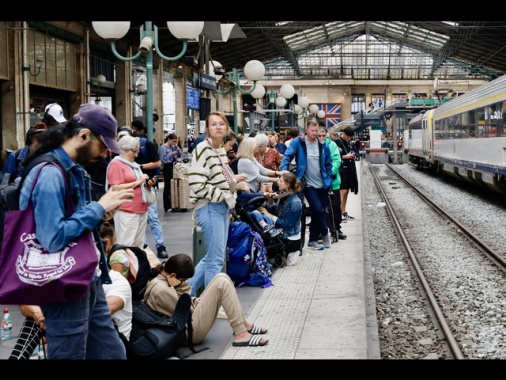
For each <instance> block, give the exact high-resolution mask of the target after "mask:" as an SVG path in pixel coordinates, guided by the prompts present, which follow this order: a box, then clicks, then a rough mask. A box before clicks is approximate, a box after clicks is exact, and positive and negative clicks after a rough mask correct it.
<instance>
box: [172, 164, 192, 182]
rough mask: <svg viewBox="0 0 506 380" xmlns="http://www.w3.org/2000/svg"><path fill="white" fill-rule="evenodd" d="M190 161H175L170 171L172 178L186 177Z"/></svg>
mask: <svg viewBox="0 0 506 380" xmlns="http://www.w3.org/2000/svg"><path fill="white" fill-rule="evenodd" d="M190 165H191V164H190V162H182V161H181V162H176V163H175V164H174V169H173V172H172V178H176V179H187V178H188V172H189V171H190Z"/></svg>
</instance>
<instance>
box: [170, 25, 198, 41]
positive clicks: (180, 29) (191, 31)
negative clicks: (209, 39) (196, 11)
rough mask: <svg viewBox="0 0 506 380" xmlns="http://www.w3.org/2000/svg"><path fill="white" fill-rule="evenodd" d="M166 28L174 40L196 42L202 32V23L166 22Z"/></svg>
mask: <svg viewBox="0 0 506 380" xmlns="http://www.w3.org/2000/svg"><path fill="white" fill-rule="evenodd" d="M167 27H168V28H169V31H170V32H171V33H172V35H173V36H174V37H176V38H179V39H188V40H198V39H199V35H200V33H202V30H204V21H167Z"/></svg>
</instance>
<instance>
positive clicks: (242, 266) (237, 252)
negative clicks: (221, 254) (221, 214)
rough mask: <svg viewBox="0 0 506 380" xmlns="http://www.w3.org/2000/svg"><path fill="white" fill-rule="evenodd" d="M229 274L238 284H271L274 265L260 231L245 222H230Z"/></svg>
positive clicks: (228, 246)
mask: <svg viewBox="0 0 506 380" xmlns="http://www.w3.org/2000/svg"><path fill="white" fill-rule="evenodd" d="M227 274H228V276H229V277H230V279H231V280H232V281H233V282H234V283H235V284H237V285H238V286H243V285H250V286H263V287H267V286H270V285H271V284H272V283H271V282H270V277H271V276H272V265H271V264H270V263H269V262H268V261H267V250H266V248H265V244H264V241H263V240H262V237H261V236H260V234H258V232H256V231H253V229H252V228H251V226H250V225H249V224H247V223H245V222H239V221H234V222H231V223H230V226H229V230H228V240H227Z"/></svg>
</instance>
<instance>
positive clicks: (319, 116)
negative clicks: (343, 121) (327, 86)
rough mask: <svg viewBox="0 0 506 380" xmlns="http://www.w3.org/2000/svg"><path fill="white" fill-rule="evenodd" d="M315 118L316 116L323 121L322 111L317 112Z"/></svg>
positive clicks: (323, 112)
mask: <svg viewBox="0 0 506 380" xmlns="http://www.w3.org/2000/svg"><path fill="white" fill-rule="evenodd" d="M316 116H318V118H319V119H323V118H324V117H325V111H324V110H319V111H318V112H317V113H316Z"/></svg>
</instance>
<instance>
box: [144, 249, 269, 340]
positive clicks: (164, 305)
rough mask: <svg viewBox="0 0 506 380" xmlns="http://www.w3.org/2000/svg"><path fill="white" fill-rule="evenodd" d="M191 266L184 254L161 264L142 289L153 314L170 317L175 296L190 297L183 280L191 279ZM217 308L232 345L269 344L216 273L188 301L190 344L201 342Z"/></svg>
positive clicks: (229, 285)
mask: <svg viewBox="0 0 506 380" xmlns="http://www.w3.org/2000/svg"><path fill="white" fill-rule="evenodd" d="M194 272H195V266H194V265H193V260H192V258H191V257H190V256H189V255H187V254H184V253H177V254H175V255H174V256H171V257H170V258H169V259H168V260H167V261H166V262H165V263H164V265H163V269H162V270H161V272H160V273H159V274H158V275H157V276H156V277H155V278H153V279H152V280H151V281H150V282H149V283H148V286H147V288H146V292H145V295H144V302H145V303H146V304H147V305H148V306H149V307H150V308H151V309H153V310H154V311H156V312H158V313H160V314H162V315H164V316H167V317H170V316H171V315H172V313H174V309H175V307H176V304H177V301H178V299H179V296H180V295H181V294H183V293H188V294H191V286H190V285H189V284H188V283H187V282H186V280H187V279H188V278H190V277H192V276H193V274H194ZM220 306H223V309H224V310H225V313H226V314H227V319H228V321H229V323H230V327H232V330H233V332H234V340H233V342H232V345H233V346H235V347H243V346H249V347H252V346H265V345H266V344H267V343H268V342H269V341H268V340H267V339H264V338H261V337H260V336H258V335H259V334H266V333H267V329H263V328H261V327H259V326H256V325H254V324H252V323H250V322H248V321H247V320H246V318H245V317H244V312H243V310H242V306H241V303H240V301H239V297H238V295H237V291H236V289H235V287H234V283H233V282H232V280H231V279H230V277H229V276H228V275H227V274H225V273H218V274H217V275H216V276H215V277H214V278H213V279H212V280H211V282H210V283H209V284H208V285H207V286H206V288H205V289H204V291H203V292H202V294H201V295H200V297H194V298H192V307H191V313H192V324H193V343H195V344H198V343H201V342H202V341H203V340H204V339H205V337H206V336H207V334H208V333H209V331H210V330H211V328H212V327H213V325H214V322H215V321H216V318H217V316H218V311H219V310H220Z"/></svg>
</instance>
